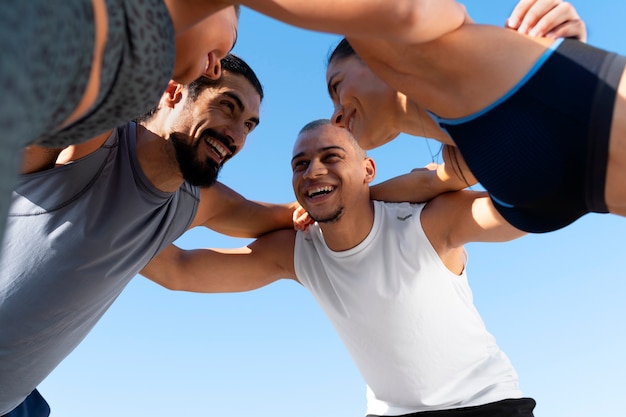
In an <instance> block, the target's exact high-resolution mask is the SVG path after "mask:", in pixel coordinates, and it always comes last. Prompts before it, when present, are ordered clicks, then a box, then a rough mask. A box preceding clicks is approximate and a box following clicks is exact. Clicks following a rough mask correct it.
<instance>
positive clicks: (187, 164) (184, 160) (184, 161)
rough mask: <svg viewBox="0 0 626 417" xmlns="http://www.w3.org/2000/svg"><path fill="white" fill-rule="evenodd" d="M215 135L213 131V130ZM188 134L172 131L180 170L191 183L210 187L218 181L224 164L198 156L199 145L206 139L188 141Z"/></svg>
mask: <svg viewBox="0 0 626 417" xmlns="http://www.w3.org/2000/svg"><path fill="white" fill-rule="evenodd" d="M211 135H212V136H214V135H213V132H211ZM185 138H187V136H186V135H183V134H180V133H175V132H174V133H171V134H170V140H171V142H172V144H173V145H174V150H175V151H176V161H177V162H178V167H179V169H180V172H181V174H182V176H183V178H184V179H185V181H187V182H188V183H189V184H191V185H193V186H196V187H210V186H212V185H214V184H215V182H216V181H217V176H218V174H219V172H220V169H221V168H222V165H220V164H218V163H217V162H215V161H214V160H213V159H212V158H209V157H207V158H206V159H205V160H204V161H202V160H200V159H199V158H198V156H197V155H198V147H199V146H200V144H201V143H202V142H203V141H204V139H203V138H200V140H197V141H196V142H195V143H187V142H186V141H185Z"/></svg>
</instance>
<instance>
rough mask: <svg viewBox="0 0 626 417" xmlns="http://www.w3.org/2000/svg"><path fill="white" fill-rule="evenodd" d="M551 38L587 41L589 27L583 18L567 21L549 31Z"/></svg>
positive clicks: (548, 35) (547, 35)
mask: <svg viewBox="0 0 626 417" xmlns="http://www.w3.org/2000/svg"><path fill="white" fill-rule="evenodd" d="M546 37H550V38H574V39H578V40H579V41H581V42H587V29H586V26H585V23H584V22H583V21H582V20H577V21H571V22H567V23H565V24H563V25H561V26H559V27H557V28H555V29H554V30H552V31H550V32H548V33H547V34H546Z"/></svg>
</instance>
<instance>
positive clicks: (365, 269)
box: [295, 202, 522, 415]
mask: <svg viewBox="0 0 626 417" xmlns="http://www.w3.org/2000/svg"><path fill="white" fill-rule="evenodd" d="M374 207H375V220H374V225H373V227H372V230H371V232H370V233H369V235H368V236H367V238H366V239H365V240H364V241H363V242H361V243H360V244H359V245H358V246H356V247H355V248H352V249H350V250H347V251H342V252H333V251H331V250H330V249H329V248H328V247H327V246H326V244H325V242H324V238H323V235H322V231H321V229H320V228H319V226H318V225H317V224H315V225H313V226H312V227H310V229H309V231H308V232H305V233H298V236H297V239H296V251H295V269H296V275H297V277H298V279H299V281H300V282H301V283H302V285H304V286H305V287H306V288H307V289H308V290H309V291H311V293H312V294H313V296H314V297H315V299H316V300H317V302H318V303H319V304H320V306H321V307H322V309H323V310H324V312H325V313H326V315H327V316H328V318H329V319H330V321H331V322H332V324H333V326H334V327H335V329H336V330H337V332H338V333H339V336H340V337H341V339H342V341H343V343H344V344H345V346H346V348H347V349H348V351H349V353H350V355H351V356H352V359H353V360H354V361H355V363H356V365H357V367H358V369H359V371H360V372H361V375H362V376H363V378H364V379H365V382H366V383H367V386H368V406H367V413H368V414H377V415H399V414H408V413H413V412H419V411H429V410H442V409H451V408H458V407H467V406H475V405H482V404H486V403H489V402H494V401H499V400H503V399H506V398H520V397H522V393H521V391H520V390H519V387H518V378H517V373H516V372H515V369H514V368H513V366H512V365H511V363H510V361H509V359H508V358H507V357H506V355H505V354H504V353H503V352H502V351H501V350H500V348H499V347H498V345H497V344H496V342H495V339H494V337H493V336H492V335H491V334H490V333H489V332H488V331H487V329H486V328H485V324H484V323H483V321H482V319H481V317H480V315H479V314H478V311H477V310H476V308H475V307H474V304H473V299H472V292H471V289H470V288H469V285H468V281H467V276H466V274H465V272H463V274H461V275H455V274H453V273H452V272H450V271H449V270H448V269H447V268H446V267H445V266H444V264H443V263H442V261H441V259H440V258H439V256H438V255H437V253H436V252H435V250H434V248H433V247H432V246H431V244H430V242H429V241H428V239H427V237H426V236H425V234H424V232H423V230H422V226H421V223H420V213H421V211H422V208H423V207H424V206H423V205H421V204H419V205H415V204H408V203H382V202H375V203H374Z"/></svg>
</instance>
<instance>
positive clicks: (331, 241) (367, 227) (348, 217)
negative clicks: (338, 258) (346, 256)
mask: <svg viewBox="0 0 626 417" xmlns="http://www.w3.org/2000/svg"><path fill="white" fill-rule="evenodd" d="M373 225H374V204H373V203H372V201H371V200H369V196H368V200H367V201H366V202H364V204H361V209H359V210H354V209H352V210H350V211H349V212H345V213H344V214H343V215H342V216H341V218H339V219H338V220H337V221H335V222H332V223H330V222H329V223H320V228H321V229H322V232H323V233H324V241H325V242H326V246H328V248H329V249H330V250H332V251H335V252H341V251H345V250H348V249H352V248H354V247H355V246H357V245H358V244H359V243H361V242H363V240H365V238H366V237H367V236H368V235H369V233H370V232H371V230H372V226H373Z"/></svg>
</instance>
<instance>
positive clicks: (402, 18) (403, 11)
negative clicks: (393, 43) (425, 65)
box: [395, 0, 468, 43]
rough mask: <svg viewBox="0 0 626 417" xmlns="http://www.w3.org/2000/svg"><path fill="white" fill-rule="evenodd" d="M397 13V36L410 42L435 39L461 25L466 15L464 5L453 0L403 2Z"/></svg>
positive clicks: (464, 21)
mask: <svg viewBox="0 0 626 417" xmlns="http://www.w3.org/2000/svg"><path fill="white" fill-rule="evenodd" d="M397 14H398V22H397V25H396V26H395V27H396V29H397V32H396V33H397V36H399V37H402V38H403V40H404V41H407V40H408V41H409V42H410V43H424V42H430V41H432V40H434V39H437V38H439V37H441V36H443V35H445V34H446V33H449V32H452V31H454V30H456V29H458V28H459V27H461V26H462V25H463V24H464V23H466V20H467V17H468V15H467V10H466V9H465V6H464V5H463V4H461V3H458V2H456V1H453V0H424V1H418V2H415V1H410V2H404V5H403V6H401V7H399V8H398V11H397ZM407 36H409V39H407Z"/></svg>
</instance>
